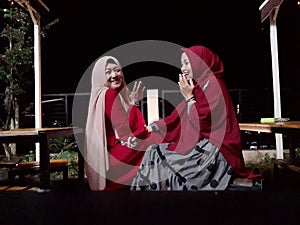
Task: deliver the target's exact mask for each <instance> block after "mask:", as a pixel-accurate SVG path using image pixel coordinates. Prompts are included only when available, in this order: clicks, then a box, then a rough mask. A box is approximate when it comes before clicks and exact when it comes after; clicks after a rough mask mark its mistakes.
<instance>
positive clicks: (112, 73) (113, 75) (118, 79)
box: [105, 63, 123, 89]
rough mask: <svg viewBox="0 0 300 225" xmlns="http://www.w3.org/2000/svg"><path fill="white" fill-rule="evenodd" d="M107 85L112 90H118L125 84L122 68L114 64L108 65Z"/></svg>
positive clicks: (106, 71) (106, 69) (106, 70)
mask: <svg viewBox="0 0 300 225" xmlns="http://www.w3.org/2000/svg"><path fill="white" fill-rule="evenodd" d="M105 75H106V77H107V85H108V86H109V87H110V88H112V89H118V88H120V87H122V84H123V73H122V70H121V68H120V67H119V66H118V65H117V64H114V63H107V64H106V67H105Z"/></svg>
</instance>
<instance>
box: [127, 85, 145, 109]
mask: <svg viewBox="0 0 300 225" xmlns="http://www.w3.org/2000/svg"><path fill="white" fill-rule="evenodd" d="M144 91H145V86H144V84H143V83H142V81H139V82H134V85H133V89H132V91H131V93H130V95H129V97H130V101H131V102H132V103H134V104H138V102H139V101H140V100H142V99H143V94H144Z"/></svg>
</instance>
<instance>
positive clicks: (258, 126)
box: [239, 121, 300, 173]
mask: <svg viewBox="0 0 300 225" xmlns="http://www.w3.org/2000/svg"><path fill="white" fill-rule="evenodd" d="M239 126H240V130H246V131H256V132H265V133H274V134H275V133H282V134H286V135H287V136H288V138H289V142H290V143H289V144H290V148H289V158H288V159H273V160H272V161H273V163H275V164H276V165H280V166H283V167H287V168H289V169H291V170H294V171H296V172H298V173H300V164H299V162H296V160H295V147H296V146H295V140H296V137H295V136H298V137H299V136H300V121H288V122H277V123H239ZM281 151H283V149H282V150H281ZM282 155H283V154H282Z"/></svg>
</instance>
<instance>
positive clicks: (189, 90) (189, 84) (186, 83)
mask: <svg viewBox="0 0 300 225" xmlns="http://www.w3.org/2000/svg"><path fill="white" fill-rule="evenodd" d="M178 84H179V88H180V92H181V94H182V95H183V97H184V98H185V100H188V99H189V98H191V97H193V90H194V87H195V86H194V82H193V79H192V78H190V79H187V78H186V77H185V76H184V75H183V74H179V82H178Z"/></svg>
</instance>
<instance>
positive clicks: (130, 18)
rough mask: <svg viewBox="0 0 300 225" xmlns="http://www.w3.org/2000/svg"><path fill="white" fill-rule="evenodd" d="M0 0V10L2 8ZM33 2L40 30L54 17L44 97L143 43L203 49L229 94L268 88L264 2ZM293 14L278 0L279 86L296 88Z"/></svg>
mask: <svg viewBox="0 0 300 225" xmlns="http://www.w3.org/2000/svg"><path fill="white" fill-rule="evenodd" d="M1 1H2V6H3V5H5V4H4V3H6V2H7V1H5V0H1ZM31 2H32V5H33V6H36V9H38V10H39V12H40V15H41V25H42V26H43V25H46V24H47V23H49V22H51V21H53V20H54V19H59V23H58V24H56V25H54V26H53V27H52V28H51V29H50V30H49V31H48V33H47V36H46V37H44V38H42V39H41V43H42V48H41V51H42V93H43V94H48V93H73V92H75V91H76V87H77V85H78V82H79V81H80V79H81V77H82V75H83V73H84V72H85V70H86V69H87V68H88V66H89V65H90V64H91V63H92V62H93V61H94V60H96V59H97V58H98V57H99V56H101V55H102V54H104V53H105V52H107V51H109V50H111V49H113V48H116V47H118V46H121V45H123V44H126V43H129V42H134V41H141V40H162V41H168V42H172V43H176V44H179V45H182V46H185V47H188V46H191V45H196V44H201V45H206V46H207V47H209V48H210V49H212V50H213V51H215V52H216V53H218V54H219V55H220V56H221V57H222V59H223V61H224V65H225V79H226V83H227V85H228V87H229V88H253V87H267V88H269V87H270V88H272V65H271V49H270V31H269V21H268V19H266V20H265V21H264V22H263V23H261V20H260V11H259V6H260V5H261V4H262V2H263V1H259V0H251V1H246V2H245V1H237V0H226V1H225V0H210V1H199V2H197V1H191V0H187V1H184V2H183V1H176V0H175V1H174V0H173V1H171V0H164V1H158V0H130V1H121V0H115V1H95V0H93V1H91V0H86V1H78V0H76V1H61V0H44V1H43V2H44V3H45V4H46V5H47V6H48V8H49V9H50V11H49V12H48V11H46V10H45V9H44V8H42V7H40V6H38V5H36V4H35V1H31ZM299 16H300V7H299V6H298V5H297V1H296V0H288V1H287V0H286V1H283V3H282V5H281V7H280V10H279V14H278V17H277V32H278V35H277V38H278V51H279V54H278V58H279V70H280V82H281V87H282V88H297V87H298V83H299V80H300V79H299V68H298V63H299V62H300V56H299V54H298V52H299V50H300V44H299V40H300V38H299V36H300V26H299ZM121 64H122V62H121ZM179 64H180V61H179V59H178V65H179ZM126 69H127V71H126ZM124 70H125V72H127V73H126V80H127V81H128V80H130V79H131V80H133V79H138V78H139V77H140V76H145V75H146V76H148V75H157V74H165V76H170V77H172V76H174V75H173V73H175V71H174V70H172V69H170V68H169V67H165V66H161V65H154V66H153V65H151V66H149V65H147V64H145V65H139V66H137V67H136V68H135V67H134V66H131V67H130V68H124ZM166 74H167V75H166ZM176 75H177V74H176ZM129 78H130V79H129ZM174 78H175V79H177V76H174Z"/></svg>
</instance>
